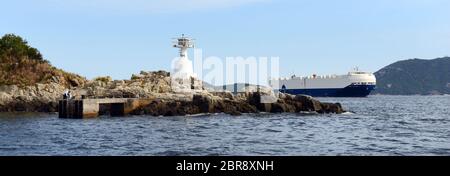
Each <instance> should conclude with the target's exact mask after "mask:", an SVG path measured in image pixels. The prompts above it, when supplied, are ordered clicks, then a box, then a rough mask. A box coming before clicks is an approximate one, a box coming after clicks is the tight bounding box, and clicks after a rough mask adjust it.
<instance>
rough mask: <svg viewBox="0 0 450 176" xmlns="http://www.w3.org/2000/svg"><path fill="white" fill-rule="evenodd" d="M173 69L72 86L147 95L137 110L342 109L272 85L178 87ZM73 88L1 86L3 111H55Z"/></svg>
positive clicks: (94, 92)
mask: <svg viewBox="0 0 450 176" xmlns="http://www.w3.org/2000/svg"><path fill="white" fill-rule="evenodd" d="M172 84H173V82H172V80H171V77H170V73H168V72H165V71H157V72H144V71H142V72H141V73H140V74H138V75H133V76H132V78H131V79H130V80H114V81H113V80H112V79H111V78H109V77H100V78H96V79H94V80H90V81H87V82H86V83H83V84H82V85H79V86H76V87H71V88H70V90H71V91H72V92H73V95H74V96H75V98H80V99H81V98H82V97H83V98H143V99H144V98H146V99H152V101H151V103H149V104H143V105H140V106H138V107H137V108H136V109H134V110H133V111H132V112H131V114H132V115H153V116H184V115H195V114H202V113H227V114H231V115H240V114H242V113H260V112H268V113H283V112H290V113H298V112H317V113H338V114H339V113H343V112H344V110H343V108H342V106H341V105H340V104H339V103H323V102H320V101H318V100H316V99H314V98H312V97H310V96H305V95H297V96H294V95H288V94H283V93H279V94H278V95H277V96H275V95H273V94H270V92H268V91H267V90H264V89H261V90H258V91H252V90H248V91H246V92H241V93H238V94H232V93H231V92H214V91H209V90H208V88H207V87H203V86H201V85H202V84H201V83H199V80H195V81H193V85H192V88H193V89H194V90H195V91H193V92H189V93H177V92H174V91H173V87H172ZM67 89H68V88H67V87H66V86H64V85H61V84H59V83H58V82H57V81H55V82H50V83H45V84H36V85H34V86H25V87H19V86H16V85H2V86H0V112H56V111H57V110H58V100H59V99H61V98H62V94H63V92H64V91H66V90H67ZM263 96H265V97H267V96H269V97H272V98H276V101H275V103H261V99H262V97H263Z"/></svg>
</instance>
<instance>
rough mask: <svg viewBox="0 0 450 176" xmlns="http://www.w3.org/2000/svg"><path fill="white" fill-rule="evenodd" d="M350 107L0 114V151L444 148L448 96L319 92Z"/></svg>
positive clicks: (433, 151)
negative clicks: (335, 110) (81, 116)
mask: <svg viewBox="0 0 450 176" xmlns="http://www.w3.org/2000/svg"><path fill="white" fill-rule="evenodd" d="M320 100H322V101H326V102H340V103H342V105H343V106H344V108H345V109H346V110H349V111H350V112H351V113H345V114H341V115H335V114H333V115H317V114H309V115H307V114H258V115H243V116H239V117H233V116H229V115H224V114H215V115H203V116H191V117H151V116H133V117H125V118H124V117H122V118H111V117H100V118H97V119H85V120H74V119H59V118H58V117H57V114H7V113H2V114H0V155H8V156H9V155H70V156H72V155H101V156H104V155H107V156H109V155H201V156H203V155H283V156H284V155H289V156H290V155H295V156H297V155H301V156H303V155H308V156H309V155H314V156H315V155H447V156H449V155H450V96H370V97H368V98H320Z"/></svg>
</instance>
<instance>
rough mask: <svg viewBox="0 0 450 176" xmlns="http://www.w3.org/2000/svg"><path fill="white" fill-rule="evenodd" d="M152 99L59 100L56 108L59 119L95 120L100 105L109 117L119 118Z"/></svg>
mask: <svg viewBox="0 0 450 176" xmlns="http://www.w3.org/2000/svg"><path fill="white" fill-rule="evenodd" d="M151 101H152V99H137V98H104V99H71V100H60V101H59V106H58V114H59V118H73V119H83V118H95V117H98V116H99V115H100V114H99V112H100V105H103V106H108V107H109V108H108V109H109V113H110V114H109V115H110V116H113V117H114V116H115V117H121V116H126V115H128V114H129V113H130V112H131V111H133V110H134V109H136V108H138V107H140V106H144V105H146V104H149V103H150V102H151Z"/></svg>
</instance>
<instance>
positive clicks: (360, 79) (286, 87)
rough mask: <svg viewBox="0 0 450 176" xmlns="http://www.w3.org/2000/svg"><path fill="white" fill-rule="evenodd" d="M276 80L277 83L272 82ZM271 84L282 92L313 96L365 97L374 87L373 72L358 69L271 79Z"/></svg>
mask: <svg viewBox="0 0 450 176" xmlns="http://www.w3.org/2000/svg"><path fill="white" fill-rule="evenodd" d="M275 82H277V83H278V84H273V83H275ZM270 84H271V85H272V86H274V85H277V86H275V87H279V88H278V89H276V90H279V91H280V92H283V93H288V94H293V95H298V94H304V95H310V96H315V97H367V96H368V95H369V94H370V92H372V91H373V90H374V89H375V87H376V78H375V75H374V74H373V73H370V72H361V71H358V69H355V71H351V72H349V73H348V74H346V75H327V76H318V75H312V76H307V77H297V76H295V75H293V76H291V77H290V78H279V79H272V80H271V81H270ZM275 87H273V88H275Z"/></svg>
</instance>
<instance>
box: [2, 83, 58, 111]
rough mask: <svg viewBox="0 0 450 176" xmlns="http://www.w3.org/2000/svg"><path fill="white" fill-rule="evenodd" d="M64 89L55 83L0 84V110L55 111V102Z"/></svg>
mask: <svg viewBox="0 0 450 176" xmlns="http://www.w3.org/2000/svg"><path fill="white" fill-rule="evenodd" d="M65 89H66V88H65V87H64V86H62V85H60V84H57V83H48V84H40V83H38V84H36V85H34V86H26V87H18V86H16V85H3V86H0V111H3V112H5V111H6V112H12V111H26V112H56V111H57V103H56V102H57V100H58V99H60V97H61V95H62V94H63V92H64V91H65Z"/></svg>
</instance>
